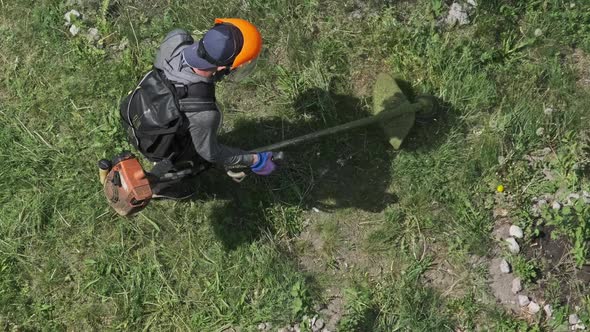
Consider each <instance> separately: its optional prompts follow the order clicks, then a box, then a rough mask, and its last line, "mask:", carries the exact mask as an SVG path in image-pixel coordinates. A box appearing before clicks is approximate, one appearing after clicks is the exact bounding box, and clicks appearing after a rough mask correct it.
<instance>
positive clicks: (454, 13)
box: [445, 2, 471, 25]
mask: <svg viewBox="0 0 590 332" xmlns="http://www.w3.org/2000/svg"><path fill="white" fill-rule="evenodd" d="M470 22H471V21H470V20H469V14H467V11H466V10H465V9H464V8H463V6H461V4H459V3H457V2H454V3H453V4H452V5H451V8H450V9H449V14H448V15H447V18H446V19H445V23H446V24H448V25H455V24H458V25H466V24H469V23H470Z"/></svg>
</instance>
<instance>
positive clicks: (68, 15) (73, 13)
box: [64, 9, 81, 24]
mask: <svg viewBox="0 0 590 332" xmlns="http://www.w3.org/2000/svg"><path fill="white" fill-rule="evenodd" d="M80 16H81V14H80V12H79V11H77V10H75V9H72V10H70V11H69V12H67V13H66V14H65V15H64V18H65V19H66V23H68V24H70V23H72V19H73V18H74V17H75V18H80Z"/></svg>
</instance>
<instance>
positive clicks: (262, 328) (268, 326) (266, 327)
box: [258, 323, 272, 331]
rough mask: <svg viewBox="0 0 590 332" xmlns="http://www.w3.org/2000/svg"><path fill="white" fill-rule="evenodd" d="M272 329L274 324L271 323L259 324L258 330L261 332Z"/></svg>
mask: <svg viewBox="0 0 590 332" xmlns="http://www.w3.org/2000/svg"><path fill="white" fill-rule="evenodd" d="M271 328H272V324H271V323H260V324H258V330H259V331H270V329H271Z"/></svg>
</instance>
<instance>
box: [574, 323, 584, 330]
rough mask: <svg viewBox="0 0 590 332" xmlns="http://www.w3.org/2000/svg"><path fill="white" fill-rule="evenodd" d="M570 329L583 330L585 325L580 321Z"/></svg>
mask: <svg viewBox="0 0 590 332" xmlns="http://www.w3.org/2000/svg"><path fill="white" fill-rule="evenodd" d="M572 329H573V330H582V331H583V330H585V329H586V325H584V324H581V323H578V324H576V325H574V326H572Z"/></svg>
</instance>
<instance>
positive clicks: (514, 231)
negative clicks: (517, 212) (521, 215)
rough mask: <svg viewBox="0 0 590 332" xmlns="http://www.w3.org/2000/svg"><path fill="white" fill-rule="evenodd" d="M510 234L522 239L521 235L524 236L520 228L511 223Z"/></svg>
mask: <svg viewBox="0 0 590 332" xmlns="http://www.w3.org/2000/svg"><path fill="white" fill-rule="evenodd" d="M509 232H510V236H513V237H515V238H517V239H522V237H523V236H524V234H523V231H522V228H520V227H518V226H516V225H512V226H510V230H509Z"/></svg>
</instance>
